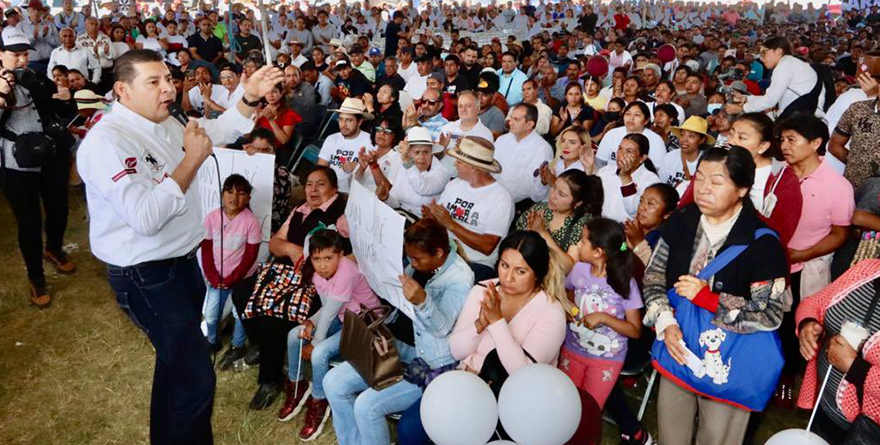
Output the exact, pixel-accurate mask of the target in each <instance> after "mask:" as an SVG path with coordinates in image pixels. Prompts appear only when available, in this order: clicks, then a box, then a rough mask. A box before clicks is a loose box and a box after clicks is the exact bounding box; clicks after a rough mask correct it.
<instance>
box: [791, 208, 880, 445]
mask: <svg viewBox="0 0 880 445" xmlns="http://www.w3.org/2000/svg"><path fill="white" fill-rule="evenodd" d="M874 199H876V196H875V197H874ZM878 279H880V259H866V260H863V261H861V262H859V263H856V264H855V265H853V266H852V268H850V269H849V270H848V271H847V272H846V273H844V274H843V275H841V277H840V278H838V279H837V280H835V281H834V282H833V283H831V284H830V285H828V286H827V287H825V288H824V289H822V290H821V291H819V293H817V294H815V295H813V296H812V297H810V298H808V299H806V300H804V301H802V302H801V305H800V307H798V310H797V316H796V318H797V326H798V337H799V339H800V353H801V355H802V356H803V358H804V359H806V360H807V361H808V362H809V363H808V364H807V372H806V374H804V381H803V385H802V386H801V391H800V395H799V397H798V403H797V404H798V407H799V408H804V409H812V408H813V407H814V406H815V405H816V404H817V403H818V404H819V410H818V411H817V412H816V419H815V423H813V429H812V431H813V432H815V433H816V434H818V435H819V436H821V437H822V438H824V439H825V440H826V441H828V443H830V444H832V445H836V444H839V443H841V442H842V441H843V439H844V438H845V437H847V431H848V430H849V429H850V427H851V426H852V423H853V421H855V419H856V416H858V415H860V414H861V415H864V416H865V417H866V419H864V420H866V421H868V422H873V423H874V424H875V425H874V426H875V427H876V424H877V423H880V343H878V342H877V337H878V336H877V332H878V331H880V317H878V316H877V312H876V309H875V312H874V313H873V314H869V311H870V308H871V307H873V306H871V301H872V300H873V299H875V298H877V297H876V295H877V291H878V290H877V288H876V286H877V284H878V281H877V280H878ZM847 322H851V323H858V324H859V325H861V326H862V327H863V328H864V329H865V331H863V332H862V335H859V336H857V337H856V338H855V339H854V340H856V343H857V344H856V346H857V347H853V345H851V344H850V343H849V342H848V341H847V339H846V338H845V336H844V335H842V334H843V333H844V331H850V330H851V328H850V327H849V326H847ZM857 330H858V329H856V330H854V331H853V332H855V331H857ZM847 334H849V333H848V332H847ZM823 337H824V339H825V341H823V340H822V338H823ZM864 340H867V341H864ZM829 367H830V369H831V377H829V379H828V386H827V387H826V388H825V392H823V393H822V394H821V398H820V399H818V400H817V398H818V397H819V394H818V391H819V385H820V384H821V383H822V379H823V378H824V376H825V374H826V373H827V372H828V369H829Z"/></svg>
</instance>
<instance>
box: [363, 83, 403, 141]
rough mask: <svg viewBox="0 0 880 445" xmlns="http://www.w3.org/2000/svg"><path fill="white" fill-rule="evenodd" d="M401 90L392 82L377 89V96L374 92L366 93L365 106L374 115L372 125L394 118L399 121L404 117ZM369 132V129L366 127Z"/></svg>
mask: <svg viewBox="0 0 880 445" xmlns="http://www.w3.org/2000/svg"><path fill="white" fill-rule="evenodd" d="M399 102H400V91H397V88H394V87H393V86H391V85H390V84H387V83H386V84H384V85H382V86H381V87H379V90H378V91H376V96H375V97H373V95H372V94H370V93H366V94H364V106H366V107H367V112H368V113H370V114H372V115H373V120H372V121H365V122H370V123H371V124H372V125H379V124H381V123H382V121H384V120H386V119H387V120H393V121H396V122H398V123H400V122H401V120H402V119H403V110H401V109H400V104H399ZM364 130H365V131H366V132H367V133H369V132H370V131H369V129H366V128H365V129H364Z"/></svg>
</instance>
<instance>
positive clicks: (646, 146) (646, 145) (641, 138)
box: [623, 102, 657, 174]
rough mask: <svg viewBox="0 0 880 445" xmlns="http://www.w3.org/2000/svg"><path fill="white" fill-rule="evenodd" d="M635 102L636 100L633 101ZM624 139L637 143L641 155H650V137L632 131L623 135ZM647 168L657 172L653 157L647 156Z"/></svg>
mask: <svg viewBox="0 0 880 445" xmlns="http://www.w3.org/2000/svg"><path fill="white" fill-rule="evenodd" d="M633 103H635V102H633ZM623 140H624V141H627V140H629V141H633V142H635V143H636V145H638V146H639V156H648V153H650V151H651V141H649V140H648V137H647V136H645V135H643V134H641V133H630V134H628V135H626V136H624V137H623ZM642 164H645V168H647V169H648V171H650V172H652V173H654V174H657V167H655V166H654V162H653V161H651V158H645V162H643V163H642Z"/></svg>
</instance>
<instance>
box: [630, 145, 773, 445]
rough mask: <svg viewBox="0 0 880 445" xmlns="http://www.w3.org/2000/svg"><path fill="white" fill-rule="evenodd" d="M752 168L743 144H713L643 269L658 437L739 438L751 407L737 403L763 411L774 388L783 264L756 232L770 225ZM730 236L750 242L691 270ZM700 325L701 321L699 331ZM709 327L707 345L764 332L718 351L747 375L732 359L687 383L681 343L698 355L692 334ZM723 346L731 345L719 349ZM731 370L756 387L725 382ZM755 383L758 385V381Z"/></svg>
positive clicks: (728, 243) (677, 440) (723, 247)
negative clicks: (754, 190)
mask: <svg viewBox="0 0 880 445" xmlns="http://www.w3.org/2000/svg"><path fill="white" fill-rule="evenodd" d="M754 170H755V167H754V161H753V160H752V156H751V154H749V152H748V151H746V150H745V149H742V148H738V147H733V148H731V149H730V150H724V149H721V148H710V149H709V150H707V151H706V153H705V154H703V158H702V159H701V161H700V164H699V166H698V167H697V172H696V176H695V184H696V185H695V196H696V205H689V206H687V207H685V208H684V209H682V210H680V211H678V212H675V213H673V214H672V216H671V217H670V218H669V219H668V220H667V221H666V223H665V224H663V225H662V226H661V227H660V240H659V241H658V242H657V246H656V248H655V249H654V255H653V256H652V257H651V262H650V264H648V269H647V270H646V271H645V279H644V292H643V293H644V299H645V307H646V309H647V311H646V315H645V319H644V322H645V325H646V326H649V327H650V326H653V327H655V328H656V332H657V342H663V343H662V344H660V345H656V344H655V347H654V351H652V352H655V353H656V354H653V353H652V355H654V356H655V360H658V362H657V363H656V366H658V367H659V368H660V370H661V375H662V376H663V377H662V378H661V381H660V393H659V397H658V410H657V411H658V416H659V430H660V438H659V439H660V443H668V444H682V445H686V444H690V443H692V441H693V438H694V436H695V435H696V437H704V438H709V437H712V438H719V437H723V438H726V439H725V440H724V441H722V442H719V443H737V444H738V443H741V442H742V440H743V437H744V436H745V433H746V428H747V425H748V420H749V410H746V409H743V408H742V407H743V406H744V405H743V403H750V409H754V410H758V411H760V410H763V408H764V406H765V405H766V402H767V401H768V400H769V399H770V396H771V395H772V393H773V389H774V388H773V385H775V383H776V382H775V381H774V380H775V376H776V375H778V372H779V371H781V367H782V354H781V353H780V352H779V351H778V350H777V349H776V348H775V347H774V345H775V344H778V341H779V340H778V338H774V337H775V332H774V331H775V330H776V329H777V328H778V327H779V325H780V323H781V321H782V314H783V298H782V297H783V293H784V289H785V278H786V276H787V273H788V264H787V262H786V259H785V250H784V248H783V246H782V245H781V244H780V243H779V241H778V239H777V238H776V237H775V236H771V235H769V234H766V235H762V236H758V235H761V233H759V232H758V230H759V229H765V228H766V227H767V226H766V225H765V224H764V223H763V222H762V221H761V219H760V218H758V213H757V212H756V211H755V209H754V207H753V206H752V202H751V200H749V199H747V196H748V193H749V189H750V188H751V186H752V183H753V182H754V177H755V176H754ZM756 236H757V238H756ZM733 245H747V246H748V247H747V248H746V249H745V250H743V251H742V252H741V253H739V255H735V256H734V257H733V258H730V261H729V262H728V263H727V265H725V266H724V267H722V268H721V269H720V270H719V271H717V272H715V273H714V275H712V276H710V277H707V279H708V281H706V280H703V279H701V278H697V275H698V274H699V272H700V271H702V270H703V268H704V267H705V266H706V265H707V264H709V263H710V262H714V259H715V258H719V256H721V255H722V254H724V252H726V251H727V250H728V249H730V248H731V247H732V246H733ZM724 256H725V257H727V256H728V255H727V254H724ZM710 260H711V261H710ZM670 290H674V291H675V294H677V295H678V296H679V298H678V299H677V300H675V301H676V302H677V305H678V306H677V309H676V310H673V301H672V300H671V298H672V297H670V296H668V295H667V292H669V291H670ZM685 299H686V300H688V301H690V304H688V303H687V301H685ZM691 305H694V306H695V307H693V308H692V307H691ZM699 308H702V309H705V311H700V312H699V314H700V315H701V316H699V317H698V316H693V317H688V318H683V316H682V315H681V314H683V313H688V311H692V310H696V309H699ZM691 313H692V312H691ZM702 315H708V317H709V319H708V320H707V319H705V318H702ZM704 323H705V324H704ZM706 325H708V326H706ZM710 327H711V328H710ZM702 329H708V330H706V331H703V332H700V331H701V330H702ZM716 330H720V332H721V333H720V334H715V337H714V341H712V342H711V344H709V345H708V346H709V349H712V348H715V349H718V348H719V347H720V343H719V342H724V341H727V342H731V341H734V336H736V337H735V338H736V339H737V340H740V341H745V342H749V341H759V342H760V341H765V342H767V345H766V347H764V348H761V350H760V351H752V352H754V355H752V356H748V357H747V356H744V355H743V354H742V353H740V354H738V355H736V356H734V357H730V356H728V357H723V358H724V363H728V359H730V360H732V362H733V363H738V364H739V367H740V368H738V369H744V368H743V367H745V369H748V371H746V372H748V375H749V377H748V379H747V380H746V381H744V380H743V379H741V378H738V377H736V374H734V373H735V372H742V371H737V370H736V368H721V369H718V368H716V369H713V370H712V373H713V374H714V375H712V376H711V378H709V377H706V378H705V379H703V380H705V381H707V382H708V383H706V384H705V385H704V386H700V388H701V393H699V394H698V393H697V392H695V391H696V390H694V389H693V385H701V384H702V383H701V381H700V379H701V377H700V373H699V372H697V371H694V370H693V368H688V367H687V366H686V364H687V361H688V360H687V357H688V355H689V352H688V351H689V350H691V351H692V350H694V349H695V350H696V351H698V352H700V354H699V355H698V356H699V357H702V356H703V352H701V351H702V347H704V346H701V345H700V344H699V342H698V341H697V337H699V336H700V335H706V333H712V332H716ZM683 332H687V333H688V342H687V344H686V345H684V344H683V343H682V341H683V339H684V334H683ZM768 333H769V334H770V335H767V334H768ZM725 339H726V340H725ZM750 339H751V340H750ZM709 340H710V341H711V340H712V339H709ZM761 346H764V345H763V344H762V345H761ZM739 352H746V351H743V350H740V351H739ZM690 354H694V353H693V352H691V353H690ZM725 354H733V352H732V351H728V350H725ZM658 357H659V358H658ZM758 357H760V359H761V360H764V361H766V366H757V364H756V363H752V364H751V365H750V364H748V363H747V361H748V360H757V359H758ZM762 363H763V362H762ZM728 366H729V365H728ZM733 366H734V367H735V366H736V365H733ZM724 369H726V370H727V372H726V373H725V372H724ZM699 370H702V371H705V370H703V369H702V368H699V369H698V371H699ZM703 374H705V372H703ZM670 377H673V378H674V379H673V378H670ZM704 377H705V375H704ZM740 377H741V375H740ZM734 379H735V381H736V382H737V383H740V384H742V383H746V384H748V385H755V386H750V387H749V389H748V390H745V389H744V388H743V389H741V390H740V389H739V388H740V387H739V386H738V387H732V386H730V384H731V382H732V381H734ZM759 382H760V383H761V386H757V384H758V383H759ZM710 385H711V386H710ZM721 391H724V393H723V394H724V395H723V396H722V395H721V394H722V393H721ZM702 395H708V396H710V397H711V398H710V397H701V396H702ZM732 398H735V399H734V400H732ZM746 398H747V399H748V402H747V401H746ZM696 410H699V412H700V419H699V425H696V424H695V416H694V412H695V411H696ZM695 430H696V431H695ZM695 433H696V434H695ZM698 442H700V440H699V439H698Z"/></svg>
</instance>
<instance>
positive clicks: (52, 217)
mask: <svg viewBox="0 0 880 445" xmlns="http://www.w3.org/2000/svg"><path fill="white" fill-rule="evenodd" d="M69 172H70V154H69V153H68V152H67V151H59V152H58V153H56V154H55V155H53V156H52V157H51V158H49V159H47V160H46V162H45V163H44V164H43V167H42V171H40V172H23V171H18V170H11V169H0V186H2V187H3V192H4V194H5V195H6V198H7V199H8V200H9V207H11V208H12V214H13V215H15V222H16V225H17V227H18V247H19V249H21V255H22V257H24V264H25V266H26V267H27V274H28V278H29V279H30V280H31V282H32V283H34V284H35V285H39V286H45V285H46V276H45V274H44V273H43V233H42V232H43V230H44V229H45V231H46V245H45V248H46V250H49V251H50V252H60V251H61V246H62V244H63V243H64V232H65V231H66V230H67V213H68V203H67V188H68V185H67V181H68V178H69V176H68V175H69ZM41 202H42V209H41V208H40V203H41ZM43 212H45V214H46V219H45V225H44V221H43Z"/></svg>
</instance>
